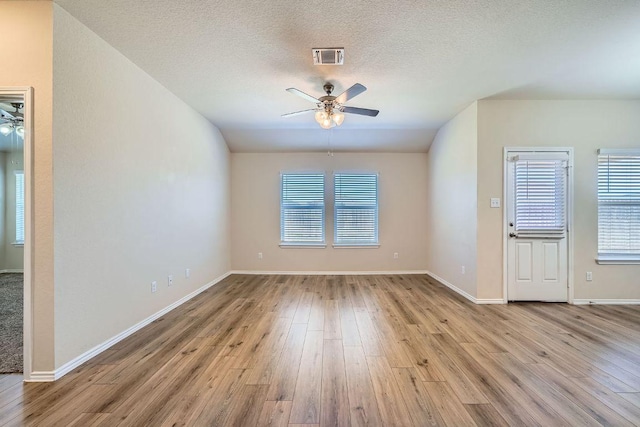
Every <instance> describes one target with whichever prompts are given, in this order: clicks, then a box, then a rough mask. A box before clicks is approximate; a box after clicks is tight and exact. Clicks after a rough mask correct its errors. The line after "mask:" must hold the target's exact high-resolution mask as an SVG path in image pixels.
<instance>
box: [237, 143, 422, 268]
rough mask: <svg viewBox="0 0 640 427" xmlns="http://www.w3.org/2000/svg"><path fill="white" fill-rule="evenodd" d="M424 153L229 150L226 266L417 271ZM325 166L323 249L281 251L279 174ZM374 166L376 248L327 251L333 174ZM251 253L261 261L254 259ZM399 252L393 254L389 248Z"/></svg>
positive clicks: (419, 250) (420, 234) (331, 227)
mask: <svg viewBox="0 0 640 427" xmlns="http://www.w3.org/2000/svg"><path fill="white" fill-rule="evenodd" d="M426 156H427V155H426V154H425V153H415V154H386V153H335V154H334V156H333V157H331V156H328V155H327V153H271V154H245V153H233V154H232V155H231V188H232V190H231V195H232V196H231V200H232V202H231V210H232V212H233V218H232V221H231V224H232V229H231V234H232V245H231V248H232V251H231V265H232V268H233V269H234V270H258V271H396V270H424V269H425V267H426V263H425V260H426V249H427V238H428V235H427V230H426V215H427V198H426V191H427V168H426V165H427V158H426ZM305 170H306V171H309V170H311V171H325V172H326V174H327V175H326V177H327V178H326V181H325V182H326V187H325V188H326V189H327V191H326V192H327V200H326V205H325V207H326V224H325V227H326V228H325V230H326V239H327V247H326V248H325V249H282V248H280V247H279V246H278V244H279V243H280V172H281V171H305ZM345 170H348V171H377V172H379V174H380V175H379V181H378V187H379V188H378V190H379V239H380V247H379V248H377V249H334V248H333V247H332V246H331V243H332V238H333V194H332V193H333V191H332V189H333V182H332V177H333V172H335V171H345ZM258 252H262V253H263V259H258V256H257V254H258ZM394 252H398V254H399V258H398V259H394V258H393V253H394Z"/></svg>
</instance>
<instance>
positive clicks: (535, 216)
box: [513, 154, 568, 234]
mask: <svg viewBox="0 0 640 427" xmlns="http://www.w3.org/2000/svg"><path fill="white" fill-rule="evenodd" d="M557 156H558V157H560V158H558V159H544V160H543V159H540V160H534V159H532V160H528V159H523V157H524V155H522V156H519V157H520V158H519V159H518V160H516V162H515V167H514V173H515V177H514V181H513V182H514V191H515V194H514V200H515V212H514V219H515V224H514V227H515V230H516V231H517V232H519V233H522V234H527V233H530V234H541V233H544V234H562V233H564V232H565V230H566V212H565V201H566V192H565V188H566V177H567V169H566V166H567V161H568V160H565V159H564V157H567V156H566V154H558V155H557ZM567 159H568V157H567Z"/></svg>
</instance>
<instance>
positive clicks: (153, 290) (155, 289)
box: [151, 280, 158, 292]
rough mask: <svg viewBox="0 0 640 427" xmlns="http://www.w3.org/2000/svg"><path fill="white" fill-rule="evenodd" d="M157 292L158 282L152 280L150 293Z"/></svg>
mask: <svg viewBox="0 0 640 427" xmlns="http://www.w3.org/2000/svg"><path fill="white" fill-rule="evenodd" d="M157 290H158V282H156V281H155V280H154V281H153V282H151V292H155V291H157Z"/></svg>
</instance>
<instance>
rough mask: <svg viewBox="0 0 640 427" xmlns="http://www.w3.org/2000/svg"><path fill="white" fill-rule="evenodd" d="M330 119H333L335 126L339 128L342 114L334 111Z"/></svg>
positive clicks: (342, 117)
mask: <svg viewBox="0 0 640 427" xmlns="http://www.w3.org/2000/svg"><path fill="white" fill-rule="evenodd" d="M331 118H332V119H333V121H334V122H335V124H336V125H338V126H340V125H341V124H342V122H343V121H344V114H342V113H341V112H339V111H336V112H333V113H332V114H331Z"/></svg>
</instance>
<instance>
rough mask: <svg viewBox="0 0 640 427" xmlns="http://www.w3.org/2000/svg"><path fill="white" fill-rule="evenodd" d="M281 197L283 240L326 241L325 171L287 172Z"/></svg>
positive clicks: (281, 231)
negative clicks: (323, 172)
mask: <svg viewBox="0 0 640 427" xmlns="http://www.w3.org/2000/svg"><path fill="white" fill-rule="evenodd" d="M281 178H282V187H281V199H280V240H281V241H282V243H294V244H295V243H298V244H321V243H324V174H322V173H283V174H282V175H281Z"/></svg>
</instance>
